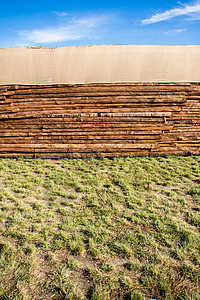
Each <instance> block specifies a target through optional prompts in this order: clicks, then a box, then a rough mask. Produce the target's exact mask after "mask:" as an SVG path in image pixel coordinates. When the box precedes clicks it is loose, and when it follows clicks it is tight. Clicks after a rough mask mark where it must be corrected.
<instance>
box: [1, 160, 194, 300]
mask: <svg viewBox="0 0 200 300" xmlns="http://www.w3.org/2000/svg"><path fill="white" fill-rule="evenodd" d="M199 163H200V157H199V156H196V157H194V156H191V157H167V158H163V157H160V158H147V157H143V158H129V157H128V158H113V159H106V158H104V159H77V160H73V159H63V160H48V159H44V160H42V159H37V160H36V159H35V160H32V159H17V160H15V159H1V160H0V299H1V300H6V299H93V300H100V299H102V300H104V299H105V300H106V299H124V300H126V299H133V300H134V299H135V300H137V299H138V300H142V299H152V298H153V299H169V300H170V299H179V300H183V299H190V300H196V299H200V289H199V280H200V269H199V263H200V251H199V250H200V235H199V230H200V218H199V215H200V168H199Z"/></svg>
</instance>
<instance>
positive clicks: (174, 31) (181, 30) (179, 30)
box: [164, 28, 186, 35]
mask: <svg viewBox="0 0 200 300" xmlns="http://www.w3.org/2000/svg"><path fill="white" fill-rule="evenodd" d="M183 31H186V29H185V28H183V29H174V30H169V31H167V32H165V33H164V34H165V35H167V34H170V33H181V32H183Z"/></svg>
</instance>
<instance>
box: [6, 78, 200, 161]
mask: <svg viewBox="0 0 200 300" xmlns="http://www.w3.org/2000/svg"><path fill="white" fill-rule="evenodd" d="M169 154H170V155H172V154H174V155H177V154H178V155H179V154H181V155H190V154H200V84H199V83H122V84H80V85H78V84H76V85H41V86H40V85H37V86H36V85H9V86H5V85H4V86H0V157H18V156H27V157H87V156H89V157H90V156H107V157H110V156H143V155H147V156H151V155H152V156H154V155H169Z"/></svg>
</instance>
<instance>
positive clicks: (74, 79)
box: [0, 45, 200, 85]
mask: <svg viewBox="0 0 200 300" xmlns="http://www.w3.org/2000/svg"><path fill="white" fill-rule="evenodd" d="M117 82H118V83H119V82H121V83H122V82H200V45H194V46H189V45H188V46H142V45H138V46H136V45H133V46H126V45H100V46H78V47H74V46H73V47H59V48H37V47H35V48H34V47H32V48H30V47H27V48H8V49H0V84H1V85H4V84H54V83H55V84H56V83H61V84H65V83H66V84H67V83H69V84H74V83H80V84H82V83H117Z"/></svg>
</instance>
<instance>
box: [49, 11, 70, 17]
mask: <svg viewBox="0 0 200 300" xmlns="http://www.w3.org/2000/svg"><path fill="white" fill-rule="evenodd" d="M53 13H54V14H55V15H57V16H59V17H66V16H68V13H66V12H65V11H61V12H60V11H53Z"/></svg>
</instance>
